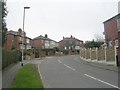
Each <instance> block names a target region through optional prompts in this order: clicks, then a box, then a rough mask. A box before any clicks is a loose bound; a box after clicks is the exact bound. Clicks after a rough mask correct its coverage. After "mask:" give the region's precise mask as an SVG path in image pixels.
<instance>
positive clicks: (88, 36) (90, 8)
mask: <svg viewBox="0 0 120 90" xmlns="http://www.w3.org/2000/svg"><path fill="white" fill-rule="evenodd" d="M118 1H119V0H7V9H8V11H9V13H8V16H7V18H6V21H7V27H8V30H14V31H17V30H18V28H22V27H23V7H24V6H29V7H30V9H28V10H26V13H25V15H26V16H25V29H24V30H25V32H26V34H27V36H28V37H30V38H35V37H37V36H39V35H43V36H44V35H45V34H48V37H49V38H51V39H53V40H56V41H60V40H62V38H63V36H64V37H70V35H73V37H76V38H78V39H80V40H83V41H86V40H92V39H93V38H94V36H95V35H96V34H97V35H101V36H103V31H104V26H103V22H104V21H106V20H107V19H109V18H111V17H113V16H115V15H117V14H118Z"/></svg>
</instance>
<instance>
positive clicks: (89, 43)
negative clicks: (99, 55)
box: [84, 40, 104, 48]
mask: <svg viewBox="0 0 120 90" xmlns="http://www.w3.org/2000/svg"><path fill="white" fill-rule="evenodd" d="M103 43H104V42H103V41H94V40H92V41H86V42H85V44H84V46H85V47H86V48H94V47H98V48H99V47H100V46H101V45H102V44H103Z"/></svg>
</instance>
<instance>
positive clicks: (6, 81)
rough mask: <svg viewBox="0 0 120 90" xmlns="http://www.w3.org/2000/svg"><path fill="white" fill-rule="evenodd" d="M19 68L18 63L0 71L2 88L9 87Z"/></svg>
mask: <svg viewBox="0 0 120 90" xmlns="http://www.w3.org/2000/svg"><path fill="white" fill-rule="evenodd" d="M20 68H21V65H20V63H16V64H12V65H10V66H8V67H7V68H5V69H4V70H3V71H2V88H9V87H10V85H11V83H12V81H13V80H14V78H15V76H16V74H17V71H18V70H19V69H20Z"/></svg>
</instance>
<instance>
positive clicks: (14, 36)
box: [4, 29, 32, 50]
mask: <svg viewBox="0 0 120 90" xmlns="http://www.w3.org/2000/svg"><path fill="white" fill-rule="evenodd" d="M21 35H22V30H21V29H18V31H13V30H10V31H8V32H7V40H6V42H5V44H4V48H5V49H8V50H10V49H18V50H19V49H22V48H23V49H31V46H32V39H31V38H29V37H27V36H26V33H25V32H24V45H22V40H23V38H22V36H21Z"/></svg>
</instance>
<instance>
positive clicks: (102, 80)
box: [84, 74, 120, 89]
mask: <svg viewBox="0 0 120 90" xmlns="http://www.w3.org/2000/svg"><path fill="white" fill-rule="evenodd" d="M84 75H85V76H87V77H89V78H92V79H94V80H97V81H99V82H102V83H104V84H107V85H109V86H111V87H114V88H118V89H120V88H119V87H117V86H115V85H112V84H110V83H108V82H105V81H103V80H100V79H98V78H95V77H93V76H90V75H88V74H84Z"/></svg>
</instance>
